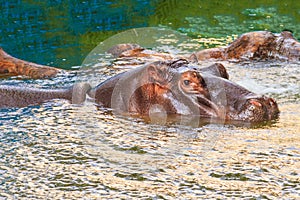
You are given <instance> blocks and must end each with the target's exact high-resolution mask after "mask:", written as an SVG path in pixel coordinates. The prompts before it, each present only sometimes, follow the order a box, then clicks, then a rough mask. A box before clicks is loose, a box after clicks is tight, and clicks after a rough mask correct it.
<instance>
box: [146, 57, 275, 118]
mask: <svg viewBox="0 0 300 200" xmlns="http://www.w3.org/2000/svg"><path fill="white" fill-rule="evenodd" d="M146 69H147V70H146V73H145V74H146V76H147V77H145V78H144V79H143V80H148V82H151V85H152V86H153V85H155V87H157V89H156V90H154V93H155V91H159V92H157V93H155V94H153V93H152V94H151V96H152V97H155V98H154V99H156V101H155V103H157V104H161V105H163V107H164V109H165V110H166V111H167V112H168V113H175V114H183V115H194V116H195V115H197V116H200V117H203V118H213V119H218V120H222V121H223V122H225V121H243V122H262V121H269V120H272V119H275V118H277V116H278V113H279V110H278V107H277V104H276V102H275V101H274V100H273V99H272V98H268V97H265V96H261V95H257V94H254V93H252V92H251V91H249V90H247V89H245V88H243V87H241V86H239V85H238V84H236V83H233V82H232V81H229V80H228V74H227V72H226V69H225V68H224V66H222V65H221V64H215V65H212V66H210V67H208V68H205V69H201V68H199V66H195V65H193V64H190V63H189V62H188V61H186V60H182V59H181V60H176V61H172V62H157V63H152V64H150V65H148V66H147V68H146ZM219 72H220V73H219ZM143 94H144V95H145V94H146V95H147V93H145V92H144V93H143ZM148 94H149V93H148Z"/></svg>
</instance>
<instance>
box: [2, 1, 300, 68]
mask: <svg viewBox="0 0 300 200" xmlns="http://www.w3.org/2000/svg"><path fill="white" fill-rule="evenodd" d="M0 10H1V13H0V26H1V29H0V35H1V37H0V46H2V47H3V48H4V49H6V50H7V51H8V52H9V53H11V54H13V55H15V56H17V57H20V58H23V59H25V60H32V61H33V62H37V63H41V64H50V65H54V66H59V67H62V68H65V69H70V67H71V66H78V65H80V64H81V63H82V61H83V59H84V58H85V56H86V55H87V54H88V53H89V52H90V51H91V50H92V49H93V48H94V47H95V46H97V45H98V44H99V43H100V42H101V41H103V40H104V39H106V38H108V37H110V36H112V35H114V34H116V33H118V32H120V31H124V30H127V29H130V28H136V27H149V26H165V27H169V28H171V29H173V30H177V31H180V32H183V33H186V34H188V35H189V36H192V37H194V38H199V37H210V38H211V37H212V38H224V37H226V36H234V37H236V36H237V35H239V34H242V33H244V32H249V31H254V30H270V31H274V32H280V31H282V30H285V29H288V30H291V31H293V32H294V34H295V36H296V37H297V38H298V39H299V38H300V27H299V26H298V24H299V23H300V13H299V12H300V11H299V10H300V2H298V1H262V0H260V1H219V0H210V1H203V0H202V1H199V0H198V1H195V0H193V1H177V0H171V1H145V0H142V1H137V0H131V1H78V0H77V1H72V2H70V1H1V4H0ZM211 46H214V45H211Z"/></svg>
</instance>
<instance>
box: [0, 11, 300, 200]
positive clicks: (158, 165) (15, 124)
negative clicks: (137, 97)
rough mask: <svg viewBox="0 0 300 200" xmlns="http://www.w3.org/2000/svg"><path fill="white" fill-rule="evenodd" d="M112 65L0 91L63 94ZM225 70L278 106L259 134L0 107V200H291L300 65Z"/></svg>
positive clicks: (55, 104)
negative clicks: (34, 90) (274, 119)
mask: <svg viewBox="0 0 300 200" xmlns="http://www.w3.org/2000/svg"><path fill="white" fill-rule="evenodd" d="M258 11H259V10H258ZM158 12H161V10H159V11H158ZM277 14H278V13H277ZM278 15H279V14H278ZM79 16H80V15H79ZM279 16H281V15H279ZM286 18H288V17H286ZM29 19H30V18H29ZM189 19H190V20H192V19H191V18H189ZM163 20H165V18H163ZM197 20H198V21H197ZM197 20H196V22H197V23H198V24H202V21H201V20H200V21H201V23H200V22H199V18H197ZM29 21H30V20H29ZM287 21H288V20H287ZM194 22H195V19H194ZM196 22H195V24H197V23H196ZM189 23H190V24H189V25H192V24H193V23H192V22H189ZM203 23H204V22H203ZM254 25H255V23H254ZM206 26H207V27H209V26H212V24H208V25H206ZM235 26H236V29H235V30H234V31H237V30H238V26H237V25H236V24H235ZM26 30H27V29H26ZM243 30H244V29H243ZM207 31H208V32H209V30H207ZM217 31H218V29H217V28H215V29H213V31H211V33H212V34H215V32H217ZM10 37H13V36H10ZM229 40H232V36H229V37H225V36H224V37H223V36H222V37H215V38H200V39H199V40H198V42H199V44H201V45H202V46H203V47H207V46H219V45H224V44H227V43H228V42H230V41H229ZM50 41H52V40H50ZM68 41H70V40H68ZM71 42H72V41H71ZM18 45H20V44H19V43H18ZM206 45H207V46H206ZM33 47H36V46H33ZM12 48H13V47H12ZM49 48H51V47H49ZM59 48H64V47H63V45H61V46H59ZM71 48H72V47H71V46H68V48H67V49H71ZM157 48H159V47H157ZM164 48H165V47H164ZM172 51H173V52H174V49H172ZM40 52H41V51H40V50H38V51H36V53H35V54H36V56H38V55H39V53H40ZM73 53H74V52H68V53H67V54H64V55H63V54H61V55H63V56H58V57H57V59H58V61H57V60H55V62H57V63H61V62H62V61H61V60H60V59H61V58H64V57H68V56H70V55H72V54H73ZM176 53H178V52H176ZM179 53H180V52H179ZM75 54H76V55H78V53H75ZM30 55H31V54H29V57H30ZM46 55H49V52H48V53H46ZM46 55H43V57H47V56H46ZM51 58H53V57H51V56H50V58H49V59H51ZM47 59H48V58H47ZM47 59H46V60H47ZM54 59H55V58H54ZM27 60H30V59H27ZM72 62H73V61H72ZM110 62H111V60H110V59H108V58H107V59H103V60H102V61H101V63H100V64H99V63H98V65H97V66H95V65H93V66H89V67H86V68H84V69H83V70H82V71H81V72H80V73H78V74H77V76H76V75H75V74H69V75H62V76H61V77H57V78H54V79H51V80H22V79H18V78H12V79H3V80H1V84H11V85H22V86H34V87H45V88H49V87H63V86H68V85H70V84H72V83H73V82H76V81H77V80H78V79H80V80H90V78H91V77H90V76H93V78H94V79H95V80H93V81H95V82H100V81H102V80H105V79H106V78H107V77H109V76H111V75H112V74H113V73H117V72H119V71H121V70H123V68H116V67H115V68H114V69H113V70H112V69H111V68H110V67H108V68H106V69H104V68H102V67H101V66H108V63H110ZM209 64H210V63H203V65H204V66H206V65H209ZM223 64H224V65H225V67H226V68H227V69H228V71H229V75H230V79H231V80H233V81H235V82H238V83H239V84H241V85H243V86H245V87H246V88H248V89H249V90H251V91H254V92H256V93H259V94H266V95H268V96H271V97H274V98H275V99H276V100H277V102H278V104H279V108H280V111H281V113H280V118H279V120H278V122H276V123H274V124H272V125H268V126H263V127H258V128H246V127H236V126H232V125H222V124H218V125H217V124H209V125H204V126H200V127H192V126H186V125H181V124H180V123H175V124H164V125H160V124H153V123H150V124H149V123H146V122H145V121H143V120H142V119H138V118H130V117H124V116H115V115H113V114H111V113H110V112H108V111H106V110H99V109H97V108H96V107H95V106H94V105H93V103H92V102H89V101H87V102H85V104H84V105H81V106H78V105H72V104H70V103H69V102H65V101H52V102H48V103H44V104H43V105H40V106H30V107H26V108H21V109H2V110H0V144H1V146H0V199H134V198H136V199H226V198H227V199H234V198H236V199H241V198H245V199H299V198H300V186H299V185H300V170H299V169H300V123H299V122H300V76H299V75H300V64H299V63H276V62H270V63H252V62H249V63H242V64H234V63H228V62H224V63H223ZM99 65H100V67H99ZM93 67H94V68H93ZM90 69H93V70H94V69H96V71H93V72H92V73H90V72H89V70H90ZM95 72H97V73H96V74H98V76H96V77H95Z"/></svg>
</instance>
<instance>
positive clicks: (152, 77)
mask: <svg viewBox="0 0 300 200" xmlns="http://www.w3.org/2000/svg"><path fill="white" fill-rule="evenodd" d="M158 73H159V72H158V70H157V66H156V65H154V64H150V65H149V66H148V67H147V75H148V81H150V82H155V81H156V80H157V79H158Z"/></svg>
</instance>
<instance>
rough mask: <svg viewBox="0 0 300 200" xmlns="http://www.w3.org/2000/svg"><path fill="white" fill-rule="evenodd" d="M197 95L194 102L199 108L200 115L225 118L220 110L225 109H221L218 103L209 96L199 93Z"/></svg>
mask: <svg viewBox="0 0 300 200" xmlns="http://www.w3.org/2000/svg"><path fill="white" fill-rule="evenodd" d="M195 97H196V99H195V101H196V102H194V103H195V105H197V107H198V108H199V112H200V115H203V116H208V117H213V118H224V117H223V115H221V112H220V111H222V110H223V109H220V107H219V106H218V105H216V104H215V103H214V102H213V101H211V100H210V99H209V98H207V97H205V96H204V95H202V94H198V95H196V96H195Z"/></svg>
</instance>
